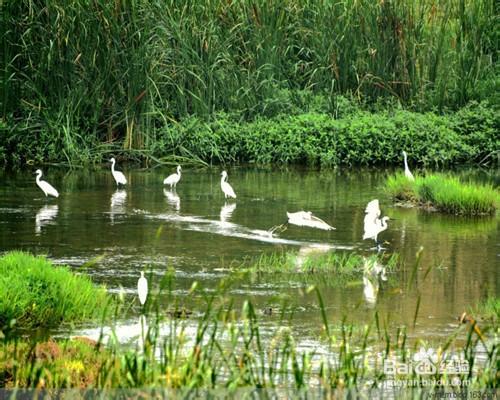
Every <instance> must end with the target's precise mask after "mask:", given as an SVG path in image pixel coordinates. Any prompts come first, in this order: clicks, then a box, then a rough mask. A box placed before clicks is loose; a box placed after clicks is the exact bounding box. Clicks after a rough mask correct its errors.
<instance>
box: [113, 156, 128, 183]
mask: <svg viewBox="0 0 500 400" xmlns="http://www.w3.org/2000/svg"><path fill="white" fill-rule="evenodd" d="M109 161H111V173H112V174H113V178H115V181H116V186H118V185H119V184H122V185H125V184H126V183H127V178H125V175H123V173H122V172H120V171H115V163H116V160H115V158H114V157H111V159H110V160H109Z"/></svg>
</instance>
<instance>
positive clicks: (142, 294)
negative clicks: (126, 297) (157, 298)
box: [137, 271, 148, 305]
mask: <svg viewBox="0 0 500 400" xmlns="http://www.w3.org/2000/svg"><path fill="white" fill-rule="evenodd" d="M137 293H138V294H139V301H140V303H141V305H144V303H145V302H146V299H147V298H148V280H147V279H146V278H145V277H144V271H141V277H140V278H139V280H138V281H137Z"/></svg>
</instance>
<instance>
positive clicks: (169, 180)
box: [163, 165, 182, 189]
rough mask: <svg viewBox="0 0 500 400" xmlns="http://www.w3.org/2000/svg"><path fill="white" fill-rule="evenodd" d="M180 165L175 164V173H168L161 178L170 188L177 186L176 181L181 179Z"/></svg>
mask: <svg viewBox="0 0 500 400" xmlns="http://www.w3.org/2000/svg"><path fill="white" fill-rule="evenodd" d="M181 170H182V168H181V166H180V165H178V166H177V173H173V174H172V175H169V176H168V177H166V178H165V179H164V180H163V184H164V185H170V189H172V186H173V187H174V188H175V187H176V186H177V183H178V182H179V181H180V180H181Z"/></svg>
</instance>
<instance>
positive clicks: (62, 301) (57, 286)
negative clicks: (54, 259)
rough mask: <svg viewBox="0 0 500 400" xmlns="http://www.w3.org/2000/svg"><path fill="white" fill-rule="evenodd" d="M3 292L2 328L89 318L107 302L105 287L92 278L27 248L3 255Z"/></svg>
mask: <svg viewBox="0 0 500 400" xmlns="http://www.w3.org/2000/svg"><path fill="white" fill-rule="evenodd" d="M0 293H1V294H2V295H1V296H0V329H9V328H18V329H30V328H36V327H55V326H58V325H59V324H60V323H61V322H69V321H81V320H86V319H90V318H91V317H94V316H97V315H99V314H101V313H102V311H103V309H104V307H105V305H106V304H107V294H106V291H105V289H104V288H98V287H96V286H94V285H93V284H92V281H91V280H90V279H89V278H87V277H85V276H82V275H75V274H73V273H72V272H71V271H70V270H69V268H67V267H55V266H54V265H53V264H52V263H51V262H50V261H48V260H47V259H45V258H43V257H35V256H32V255H30V254H27V253H23V252H10V253H7V254H5V255H4V256H2V257H1V258H0Z"/></svg>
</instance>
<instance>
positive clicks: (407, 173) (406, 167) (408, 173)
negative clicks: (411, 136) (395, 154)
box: [403, 150, 415, 181]
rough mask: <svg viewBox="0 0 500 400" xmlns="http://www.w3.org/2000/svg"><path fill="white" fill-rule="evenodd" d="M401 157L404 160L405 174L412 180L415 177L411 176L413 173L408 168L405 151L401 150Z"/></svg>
mask: <svg viewBox="0 0 500 400" xmlns="http://www.w3.org/2000/svg"><path fill="white" fill-rule="evenodd" d="M403 157H404V162H405V176H406V177H407V178H408V180H410V181H414V180H415V178H414V177H413V174H412V173H411V171H410V168H408V160H407V155H406V151H404V150H403Z"/></svg>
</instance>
